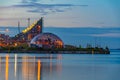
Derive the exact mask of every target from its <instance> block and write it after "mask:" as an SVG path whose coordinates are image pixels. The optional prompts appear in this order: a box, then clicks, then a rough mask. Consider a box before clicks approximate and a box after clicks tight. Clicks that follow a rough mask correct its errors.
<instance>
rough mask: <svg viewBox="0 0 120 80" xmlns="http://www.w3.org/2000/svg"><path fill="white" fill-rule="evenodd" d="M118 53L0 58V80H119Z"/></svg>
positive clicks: (32, 55)
mask: <svg viewBox="0 0 120 80" xmlns="http://www.w3.org/2000/svg"><path fill="white" fill-rule="evenodd" d="M119 79H120V51H119V50H118V51H117V50H113V51H111V54H110V55H90V54H34V53H33V54H28V53H26V54H17V53H15V54H6V53H1V54H0V80H119Z"/></svg>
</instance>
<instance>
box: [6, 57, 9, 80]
mask: <svg viewBox="0 0 120 80" xmlns="http://www.w3.org/2000/svg"><path fill="white" fill-rule="evenodd" d="M8 73H9V55H6V66H5V80H8Z"/></svg>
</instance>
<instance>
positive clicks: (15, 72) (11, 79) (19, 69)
mask: <svg viewBox="0 0 120 80" xmlns="http://www.w3.org/2000/svg"><path fill="white" fill-rule="evenodd" d="M57 59H58V60H59V59H60V58H58V57H57V55H56V56H52V54H50V55H45V56H31V55H22V56H19V55H18V54H12V55H10V54H5V55H4V56H0V80H41V79H42V77H41V76H49V74H53V71H57V69H58V68H60V67H61V66H60V65H59V61H56V60H57ZM53 60H55V61H53ZM59 66H60V67H59ZM1 74H2V75H1ZM3 75H5V76H3Z"/></svg>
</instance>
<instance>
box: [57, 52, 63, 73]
mask: <svg viewBox="0 0 120 80" xmlns="http://www.w3.org/2000/svg"><path fill="white" fill-rule="evenodd" d="M57 60H58V62H57V65H56V66H57V72H58V73H60V72H61V71H62V62H61V60H62V55H61V54H58V55H57Z"/></svg>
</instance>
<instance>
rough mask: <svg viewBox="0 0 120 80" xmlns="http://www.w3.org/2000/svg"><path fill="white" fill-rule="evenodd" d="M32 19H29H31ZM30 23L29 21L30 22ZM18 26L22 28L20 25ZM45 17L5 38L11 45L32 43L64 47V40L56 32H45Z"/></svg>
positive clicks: (46, 46) (42, 45)
mask: <svg viewBox="0 0 120 80" xmlns="http://www.w3.org/2000/svg"><path fill="white" fill-rule="evenodd" d="M29 20H30V19H28V21H29ZM28 23H29V22H28ZM18 28H20V27H19V26H18ZM42 29H43V17H41V19H39V20H38V21H36V22H34V23H33V24H31V25H30V26H28V27H27V28H26V29H24V30H23V31H22V32H20V31H19V32H20V33H19V34H17V35H15V36H14V37H10V38H9V40H8V38H7V39H6V38H3V39H4V41H5V42H6V43H7V44H9V46H23V45H24V44H26V45H30V46H31V47H33V46H34V47H35V46H36V47H42V48H62V47H63V41H62V40H61V39H60V38H59V37H58V36H57V35H55V34H52V33H43V30H42ZM7 40H8V41H9V42H8V41H7Z"/></svg>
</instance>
